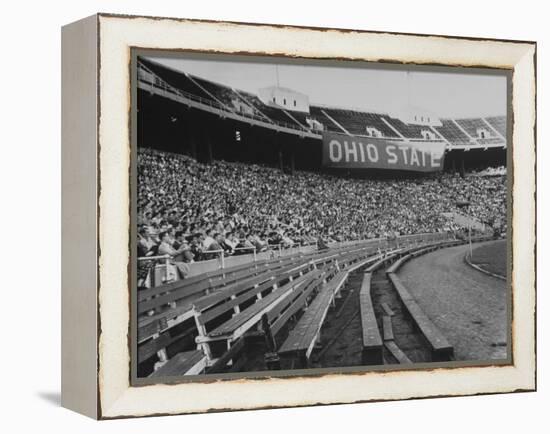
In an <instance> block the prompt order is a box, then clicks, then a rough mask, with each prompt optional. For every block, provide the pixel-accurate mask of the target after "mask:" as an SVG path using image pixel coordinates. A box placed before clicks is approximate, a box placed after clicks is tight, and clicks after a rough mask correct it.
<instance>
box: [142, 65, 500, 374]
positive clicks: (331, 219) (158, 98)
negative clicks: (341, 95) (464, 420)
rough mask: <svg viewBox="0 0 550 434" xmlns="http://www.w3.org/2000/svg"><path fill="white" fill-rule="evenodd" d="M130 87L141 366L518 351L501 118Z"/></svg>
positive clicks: (308, 364)
mask: <svg viewBox="0 0 550 434" xmlns="http://www.w3.org/2000/svg"><path fill="white" fill-rule="evenodd" d="M277 81H278V80H277ZM135 86H136V88H137V90H136V96H137V113H136V118H137V124H136V142H137V156H136V161H135V164H136V166H137V194H136V208H137V215H136V221H137V244H136V245H137V248H136V250H137V252H136V257H137V277H136V279H135V287H136V288H135V290H136V291H137V297H136V298H137V303H136V305H135V310H136V311H137V312H135V313H136V315H137V321H136V322H137V332H136V340H137V354H136V357H137V376H138V377H142V378H143V377H151V378H157V379H162V378H169V377H180V376H183V375H202V374H221V373H239V372H240V373H245V372H262V371H270V372H272V371H279V370H280V371H286V370H292V369H304V368H346V367H363V366H367V367H369V366H371V367H372V366H381V365H388V366H390V365H393V366H394V367H395V366H398V365H404V367H406V366H414V364H417V363H432V362H437V363H441V362H449V361H452V362H453V361H477V362H487V361H495V360H501V359H506V358H507V357H508V352H509V348H508V347H509V345H508V329H509V324H508V314H507V312H508V307H507V303H508V297H509V294H508V292H509V290H508V286H507V281H506V274H507V273H506V271H507V264H506V245H507V241H506V235H507V205H506V201H507V191H508V190H507V170H506V154H507V131H508V125H507V118H506V116H504V115H501V114H498V113H495V114H494V115H489V116H484V117H439V116H437V114H434V113H431V112H429V111H426V110H416V111H414V110H413V111H410V112H408V113H406V114H404V115H400V116H398V115H396V114H390V113H381V112H376V111H364V110H361V109H357V108H342V107H337V106H331V105H330V104H327V105H324V104H323V105H321V104H316V103H312V102H310V100H309V96H308V95H307V94H306V93H303V92H301V91H300V89H291V88H289V87H283V86H280V85H279V83H276V85H272V86H267V87H263V88H261V89H258V91H257V92H256V93H252V92H250V91H249V90H243V89H238V88H234V87H232V86H230V85H226V84H222V83H221V82H215V81H212V80H209V79H206V78H203V77H199V76H197V75H193V74H190V73H187V72H185V71H181V70H178V69H175V68H172V67H169V66H167V65H165V64H162V63H160V62H157V61H155V60H153V59H151V58H148V57H139V58H138V59H137V64H136V74H135Z"/></svg>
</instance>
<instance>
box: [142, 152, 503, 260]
mask: <svg viewBox="0 0 550 434" xmlns="http://www.w3.org/2000/svg"><path fill="white" fill-rule="evenodd" d="M488 173H490V174H494V173H496V175H495V176H481V175H480V174H476V176H467V177H465V178H461V177H460V176H458V175H455V174H452V173H440V174H435V175H426V176H423V177H421V178H412V179H407V178H404V177H400V178H398V179H381V180H378V179H354V178H345V177H342V176H332V175H327V174H323V173H312V172H300V171H295V173H294V175H287V174H282V173H281V172H280V171H279V170H277V169H275V168H271V167H263V166H259V165H255V164H252V165H250V164H244V163H228V162H225V161H214V162H213V163H211V164H208V165H207V164H202V163H200V162H198V161H196V160H194V159H193V158H191V157H188V156H186V155H180V154H170V153H166V152H159V151H153V150H150V149H143V148H141V149H140V150H139V152H138V221H139V222H140V224H141V225H142V226H141V229H140V232H139V234H138V236H139V240H138V241H139V242H138V245H139V248H140V255H141V254H144V255H145V254H149V255H150V254H151V252H154V250H155V249H156V248H158V247H159V245H160V244H161V242H160V240H158V239H156V236H155V235H154V234H155V233H156V232H157V231H159V230H164V231H166V230H167V231H168V232H169V239H170V242H171V243H173V242H174V238H176V239H179V241H180V242H181V238H182V236H183V238H185V240H186V241H187V244H188V246H189V252H190V254H192V255H193V259H194V260H195V261H200V260H204V259H207V257H208V255H207V254H205V252H207V251H208V249H209V248H210V247H211V245H212V243H214V242H216V240H215V237H214V234H215V233H219V234H220V235H219V236H220V240H219V241H218V242H217V244H218V245H219V246H220V248H223V249H224V250H226V251H227V252H228V254H229V253H230V252H231V251H234V249H235V247H234V245H235V243H236V247H249V248H250V247H255V248H256V251H257V252H260V251H262V250H265V249H266V248H268V245H269V246H272V248H273V247H274V246H278V245H279V244H282V246H284V247H290V246H293V245H303V244H306V243H313V244H315V243H317V238H318V237H322V238H323V239H324V240H325V241H326V242H331V241H347V240H355V239H365V238H376V237H384V236H386V234H390V233H397V234H399V235H409V234H416V233H426V232H442V231H449V230H455V229H457V228H456V226H455V225H454V224H453V222H452V220H450V219H449V217H446V216H445V215H444V214H445V213H453V212H460V211H461V210H460V209H459V208H458V207H457V206H456V201H457V199H458V198H459V197H463V198H464V199H465V200H468V201H469V202H470V206H469V210H468V213H469V215H470V216H471V217H473V218H475V219H477V220H479V221H481V222H483V223H486V224H489V225H491V226H495V227H501V226H502V231H505V230H506V227H505V222H506V191H507V190H506V176H505V175H503V174H502V173H501V172H495V171H490V172H488ZM499 173H500V174H499ZM501 222H502V223H501ZM147 231H149V232H147ZM180 231H181V232H183V235H181V234H180V236H179V237H177V236H176V232H178V233H179V232H180ZM176 241H178V240H176ZM170 242H169V243H168V244H169V245H170V246H171V247H172V248H175V247H174V246H177V248H175V249H176V250H177V249H178V248H179V247H180V244H179V242H178V243H174V244H173V245H172V244H170ZM220 242H221V243H220ZM275 248H278V247H275ZM214 250H216V249H215V248H214ZM246 253H250V250H249V251H246V250H245V251H243V250H237V251H235V254H246ZM184 261H188V256H184Z"/></svg>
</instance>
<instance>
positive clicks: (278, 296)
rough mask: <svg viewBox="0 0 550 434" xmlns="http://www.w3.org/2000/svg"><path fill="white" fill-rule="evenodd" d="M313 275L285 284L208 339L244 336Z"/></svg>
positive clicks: (215, 330) (222, 326)
mask: <svg viewBox="0 0 550 434" xmlns="http://www.w3.org/2000/svg"><path fill="white" fill-rule="evenodd" d="M312 276H313V273H306V274H304V275H303V276H300V277H298V278H296V279H294V280H292V281H290V282H288V283H287V284H285V285H283V286H281V287H280V288H277V289H275V290H273V291H272V292H271V293H269V294H268V295H267V296H265V297H263V298H262V299H260V300H258V301H256V303H254V304H253V305H252V306H250V307H248V308H247V309H245V310H243V311H242V312H240V313H238V314H236V315H235V316H233V317H232V318H231V319H230V320H229V321H226V322H224V323H223V324H222V325H220V326H219V327H217V328H216V329H214V330H212V331H211V332H209V333H208V337H209V338H210V339H230V340H234V339H236V338H238V337H240V336H242V335H243V334H244V332H246V331H247V330H249V329H250V328H251V327H253V326H254V325H255V324H257V323H258V322H259V321H260V319H261V317H262V315H263V314H264V313H267V312H269V311H270V310H271V309H273V308H274V306H275V305H276V304H277V303H278V302H280V301H281V300H282V299H283V298H284V297H285V296H286V295H288V294H289V293H291V292H293V291H295V290H296V288H298V287H299V286H300V285H304V284H306V283H307V282H308V280H311V278H312Z"/></svg>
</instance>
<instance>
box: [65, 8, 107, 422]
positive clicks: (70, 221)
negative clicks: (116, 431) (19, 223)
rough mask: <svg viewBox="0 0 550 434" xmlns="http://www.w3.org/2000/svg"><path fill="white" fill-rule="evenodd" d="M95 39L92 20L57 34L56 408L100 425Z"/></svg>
mask: <svg viewBox="0 0 550 434" xmlns="http://www.w3.org/2000/svg"><path fill="white" fill-rule="evenodd" d="M98 31H99V17H98V15H97V14H95V15H91V16H89V17H87V18H83V19H81V20H79V21H76V22H74V23H71V24H67V25H65V26H63V27H62V29H61V48H62V49H61V52H62V56H61V69H62V79H61V81H62V83H61V101H62V104H61V147H62V152H61V160H62V164H61V166H62V175H61V193H62V210H61V216H62V217H61V227H62V241H61V250H62V256H61V257H62V259H61V312H62V315H61V405H62V406H63V407H65V408H67V409H70V410H73V411H76V412H77V413H81V414H83V415H85V416H88V417H91V418H93V419H99V418H100V405H99V385H98V372H99V365H98V354H97V349H98V336H99V332H98V330H99V324H98V320H99V306H98V301H97V294H98V267H97V265H98V264H97V257H98V251H97V247H98V241H97V240H98V237H97V235H98V228H97V222H98V213H97V210H98V197H97V188H98V186H99V177H98V172H97V170H98V164H97V153H98V117H99V107H98V104H99V89H98V78H99V77H98V72H97V71H98V68H97V67H98V55H99V46H98V43H97V40H98ZM83 273H84V274H85V276H86V277H85V278H83V277H82V274H83ZM83 301H85V302H84V303H83Z"/></svg>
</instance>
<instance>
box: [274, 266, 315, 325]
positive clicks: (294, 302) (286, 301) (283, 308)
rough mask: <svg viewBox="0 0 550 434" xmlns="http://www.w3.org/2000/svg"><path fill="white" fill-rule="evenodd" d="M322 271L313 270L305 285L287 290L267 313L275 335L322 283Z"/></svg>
mask: <svg viewBox="0 0 550 434" xmlns="http://www.w3.org/2000/svg"><path fill="white" fill-rule="evenodd" d="M323 276H324V272H323V271H321V270H313V271H312V272H311V275H310V277H309V279H308V281H307V282H306V284H305V285H301V286H300V287H299V288H298V290H297V291H292V292H289V293H288V294H287V295H286V296H285V297H284V298H283V299H281V301H280V302H279V303H277V305H276V306H275V307H274V308H273V309H271V310H270V311H269V312H268V313H267V320H268V322H269V325H270V328H271V333H272V334H273V336H275V335H276V334H277V333H278V332H279V331H280V330H281V328H282V327H283V326H284V325H285V324H286V323H287V321H288V320H289V319H290V318H291V317H292V316H293V315H295V314H296V313H297V312H298V311H299V310H300V309H302V308H303V307H304V306H305V304H306V303H307V300H308V299H309V297H310V296H311V295H312V294H313V292H314V291H315V290H317V289H318V288H319V286H320V285H321V284H322V283H323Z"/></svg>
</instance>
